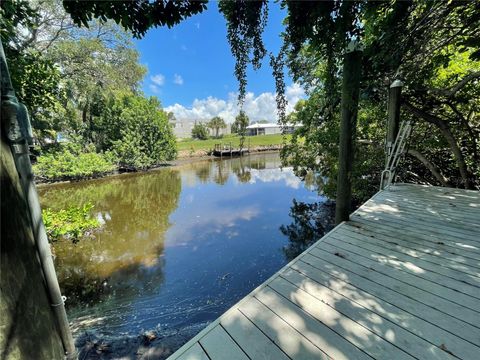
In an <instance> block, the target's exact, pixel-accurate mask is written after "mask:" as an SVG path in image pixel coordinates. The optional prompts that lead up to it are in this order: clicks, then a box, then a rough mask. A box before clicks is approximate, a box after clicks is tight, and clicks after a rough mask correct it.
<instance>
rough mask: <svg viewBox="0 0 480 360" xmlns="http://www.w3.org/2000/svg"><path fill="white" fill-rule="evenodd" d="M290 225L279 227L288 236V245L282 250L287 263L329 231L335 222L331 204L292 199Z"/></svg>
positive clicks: (333, 209)
mask: <svg viewBox="0 0 480 360" xmlns="http://www.w3.org/2000/svg"><path fill="white" fill-rule="evenodd" d="M290 216H291V217H292V220H293V221H292V223H291V224H290V225H282V226H280V231H281V232H282V233H283V234H284V235H286V236H288V240H289V243H288V244H287V245H286V246H285V247H284V248H283V252H284V253H285V256H286V258H287V260H288V261H291V260H293V259H294V258H296V257H297V256H298V255H300V254H301V253H302V252H304V251H305V250H306V249H307V248H308V247H309V246H310V245H312V244H313V243H314V242H315V241H317V240H319V239H320V238H321V237H322V236H323V235H325V233H327V232H328V231H330V230H331V229H332V227H333V225H332V224H333V223H334V221H335V208H334V206H333V203H331V202H328V201H324V202H315V203H310V204H307V203H304V202H298V201H297V200H295V199H293V205H292V207H291V208H290Z"/></svg>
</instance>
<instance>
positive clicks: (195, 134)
mask: <svg viewBox="0 0 480 360" xmlns="http://www.w3.org/2000/svg"><path fill="white" fill-rule="evenodd" d="M192 138H193V139H198V140H207V139H208V129H207V127H206V126H205V125H204V124H202V123H198V124H197V123H195V125H193V128H192Z"/></svg>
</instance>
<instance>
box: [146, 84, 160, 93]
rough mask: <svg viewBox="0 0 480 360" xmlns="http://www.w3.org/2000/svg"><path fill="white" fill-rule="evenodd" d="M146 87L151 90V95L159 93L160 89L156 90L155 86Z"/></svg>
mask: <svg viewBox="0 0 480 360" xmlns="http://www.w3.org/2000/svg"><path fill="white" fill-rule="evenodd" d="M148 87H149V88H150V90H151V91H152V92H153V93H155V94H158V93H159V91H160V89H159V88H158V86H157V85H154V84H150V85H149V86H148Z"/></svg>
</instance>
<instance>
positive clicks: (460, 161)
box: [405, 103, 473, 189]
mask: <svg viewBox="0 0 480 360" xmlns="http://www.w3.org/2000/svg"><path fill="white" fill-rule="evenodd" d="M405 106H406V107H407V108H408V109H409V110H410V111H411V112H412V113H413V114H414V115H416V116H418V117H420V118H422V119H424V120H426V121H427V122H429V123H431V124H433V125H435V126H436V127H437V128H438V129H439V130H440V132H441V133H442V135H443V136H444V137H445V139H446V140H447V142H448V144H449V145H450V149H451V150H452V153H453V156H454V157H455V161H456V163H457V166H458V170H459V172H460V176H461V177H462V182H463V186H464V187H465V189H472V188H473V187H472V183H471V181H470V178H469V172H468V169H467V164H466V163H465V158H464V157H463V154H462V151H461V150H460V147H459V146H458V144H457V141H456V140H455V137H454V136H453V134H452V131H451V130H450V127H449V126H448V123H447V122H446V121H444V120H442V119H440V118H439V117H438V116H435V115H431V114H429V113H427V112H425V111H423V110H420V109H417V108H416V107H415V106H413V105H412V104H409V103H406V104H405Z"/></svg>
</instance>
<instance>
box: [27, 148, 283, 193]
mask: <svg viewBox="0 0 480 360" xmlns="http://www.w3.org/2000/svg"><path fill="white" fill-rule="evenodd" d="M280 150H281V146H280V147H278V148H272V147H268V148H255V149H253V150H250V152H249V153H248V154H247V155H245V156H249V155H258V154H273V153H280ZM239 157H240V156H233V157H223V158H219V157H217V156H213V155H208V154H207V153H206V151H204V150H200V151H197V152H196V154H193V155H183V156H179V157H177V158H176V159H175V160H172V161H168V162H165V163H164V164H160V165H157V166H154V167H151V168H149V169H145V170H138V171H118V170H115V171H113V172H110V173H106V174H102V175H99V176H92V177H86V178H84V179H78V180H75V179H71V180H51V181H48V180H47V181H38V179H36V180H35V186H36V187H42V188H43V187H46V186H50V185H60V184H69V183H76V182H80V181H90V180H100V179H105V178H109V177H115V176H122V175H126V174H142V173H148V172H152V171H158V170H161V169H164V168H167V167H168V168H175V167H178V166H183V165H188V164H193V163H196V162H202V161H212V160H213V161H221V160H225V159H236V158H239Z"/></svg>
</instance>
